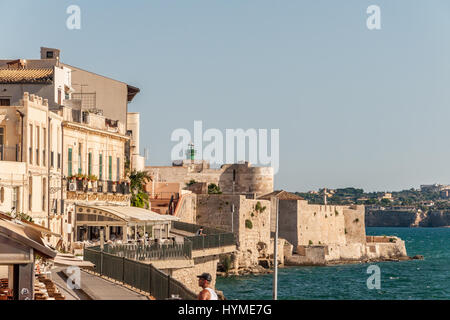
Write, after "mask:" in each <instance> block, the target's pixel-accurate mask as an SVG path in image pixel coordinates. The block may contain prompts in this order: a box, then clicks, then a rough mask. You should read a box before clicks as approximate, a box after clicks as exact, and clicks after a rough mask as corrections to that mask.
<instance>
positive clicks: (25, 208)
mask: <svg viewBox="0 0 450 320" xmlns="http://www.w3.org/2000/svg"><path fill="white" fill-rule="evenodd" d="M0 113H1V114H2V116H1V121H0V128H1V129H2V132H3V136H2V138H1V139H2V141H1V142H2V143H1V149H2V161H1V162H0V174H1V175H2V176H3V179H2V180H1V181H2V183H7V185H2V186H1V187H2V188H3V191H1V188H0V193H3V199H4V200H5V201H3V202H2V207H1V208H2V211H4V212H12V211H14V212H15V213H25V214H27V215H28V216H30V217H31V218H32V219H33V221H34V222H35V223H37V224H39V225H42V226H45V227H49V228H50V229H51V230H52V231H54V232H55V233H57V232H59V230H60V229H61V222H60V221H61V219H60V215H59V214H58V213H59V212H58V208H60V200H61V192H60V190H61V167H60V166H58V163H57V160H56V159H57V157H58V151H60V148H61V140H60V137H59V136H58V131H57V129H58V128H59V127H60V126H61V122H62V117H61V116H59V115H57V114H55V113H53V112H51V111H50V110H49V108H48V101H47V100H46V99H44V100H43V99H42V98H41V97H37V96H35V95H33V94H32V95H29V94H28V93H27V92H26V93H24V94H23V98H22V99H21V100H20V102H19V105H17V106H8V107H2V108H1V109H0ZM55 241H56V239H52V242H53V243H54V242H55Z"/></svg>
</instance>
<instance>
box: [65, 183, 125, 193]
mask: <svg viewBox="0 0 450 320" xmlns="http://www.w3.org/2000/svg"><path fill="white" fill-rule="evenodd" d="M67 191H72V192H92V193H111V194H121V195H128V194H130V185H129V184H127V183H126V182H120V183H119V182H115V181H108V180H98V181H91V182H89V181H88V180H85V179H81V180H79V179H68V182H67Z"/></svg>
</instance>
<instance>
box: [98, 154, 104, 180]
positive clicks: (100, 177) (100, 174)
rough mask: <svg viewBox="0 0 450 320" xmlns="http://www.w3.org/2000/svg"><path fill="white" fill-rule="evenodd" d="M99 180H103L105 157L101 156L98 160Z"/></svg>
mask: <svg viewBox="0 0 450 320" xmlns="http://www.w3.org/2000/svg"><path fill="white" fill-rule="evenodd" d="M98 167H99V169H98V179H99V180H102V179H103V155H102V154H100V156H99V158H98Z"/></svg>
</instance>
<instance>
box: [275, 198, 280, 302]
mask: <svg viewBox="0 0 450 320" xmlns="http://www.w3.org/2000/svg"><path fill="white" fill-rule="evenodd" d="M275 203H276V206H277V210H276V217H275V239H274V241H273V266H274V272H273V300H277V298H278V259H277V255H278V215H279V207H280V206H279V204H280V199H279V198H278V197H277V198H276V201H275Z"/></svg>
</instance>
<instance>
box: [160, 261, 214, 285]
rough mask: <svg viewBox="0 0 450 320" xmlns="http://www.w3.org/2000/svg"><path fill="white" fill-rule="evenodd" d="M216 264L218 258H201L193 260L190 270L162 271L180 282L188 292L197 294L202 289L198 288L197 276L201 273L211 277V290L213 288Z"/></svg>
mask: <svg viewBox="0 0 450 320" xmlns="http://www.w3.org/2000/svg"><path fill="white" fill-rule="evenodd" d="M218 262H219V257H218V256H209V257H201V258H195V259H194V266H193V267H191V268H182V269H166V270H162V271H164V272H165V273H166V274H169V275H170V276H171V277H173V278H174V279H176V280H178V281H180V282H181V283H182V284H184V285H185V286H186V287H187V288H188V289H189V290H191V291H193V292H195V293H199V292H200V291H201V290H202V289H201V288H200V287H199V286H198V278H197V276H198V275H199V274H202V273H203V272H208V273H209V274H210V275H211V277H212V282H211V288H215V285H216V278H217V277H216V275H217V263H218Z"/></svg>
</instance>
